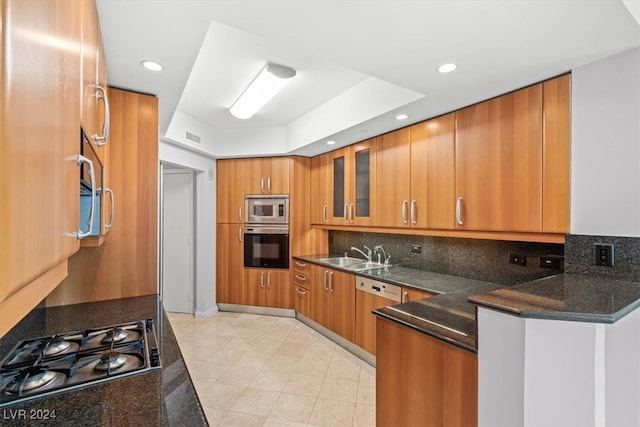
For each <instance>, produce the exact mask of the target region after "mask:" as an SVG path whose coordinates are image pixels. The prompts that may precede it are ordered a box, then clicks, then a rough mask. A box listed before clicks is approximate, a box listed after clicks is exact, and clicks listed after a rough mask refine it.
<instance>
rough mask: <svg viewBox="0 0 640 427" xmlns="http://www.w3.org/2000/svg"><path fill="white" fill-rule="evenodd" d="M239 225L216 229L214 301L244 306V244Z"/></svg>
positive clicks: (227, 225) (223, 226)
mask: <svg viewBox="0 0 640 427" xmlns="http://www.w3.org/2000/svg"><path fill="white" fill-rule="evenodd" d="M242 233H243V230H242V225H241V224H218V225H217V228H216V301H217V302H219V303H227V304H244V300H245V298H244V293H245V289H244V262H243V260H244V243H243V239H244V236H243V234H242Z"/></svg>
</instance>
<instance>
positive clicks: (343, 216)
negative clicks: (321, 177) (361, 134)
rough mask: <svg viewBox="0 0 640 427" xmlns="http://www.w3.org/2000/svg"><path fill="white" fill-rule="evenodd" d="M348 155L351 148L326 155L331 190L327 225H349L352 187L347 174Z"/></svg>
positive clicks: (349, 175)
mask: <svg viewBox="0 0 640 427" xmlns="http://www.w3.org/2000/svg"><path fill="white" fill-rule="evenodd" d="M350 153H351V147H346V148H343V149H340V150H336V151H332V152H331V153H329V154H327V159H326V160H327V162H328V164H329V180H330V181H329V182H330V186H329V188H330V189H331V201H330V202H331V205H330V215H329V223H330V224H333V225H348V224H349V219H348V209H349V203H350V202H349V200H351V185H352V181H351V174H350V173H349V170H350V169H349V165H350V157H349V156H350Z"/></svg>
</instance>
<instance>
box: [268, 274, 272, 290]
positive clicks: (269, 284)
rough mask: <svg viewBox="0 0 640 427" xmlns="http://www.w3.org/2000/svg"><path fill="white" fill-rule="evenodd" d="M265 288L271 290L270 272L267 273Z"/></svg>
mask: <svg viewBox="0 0 640 427" xmlns="http://www.w3.org/2000/svg"><path fill="white" fill-rule="evenodd" d="M267 288H269V289H271V272H268V273H267Z"/></svg>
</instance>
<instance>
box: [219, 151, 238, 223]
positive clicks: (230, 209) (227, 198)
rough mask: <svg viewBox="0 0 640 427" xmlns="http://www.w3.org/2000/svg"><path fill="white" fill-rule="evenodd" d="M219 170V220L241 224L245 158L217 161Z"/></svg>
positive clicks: (220, 221)
mask: <svg viewBox="0 0 640 427" xmlns="http://www.w3.org/2000/svg"><path fill="white" fill-rule="evenodd" d="M216 170H217V181H216V185H217V209H216V217H217V222H218V223H222V224H240V223H243V222H244V160H243V159H227V160H217V161H216Z"/></svg>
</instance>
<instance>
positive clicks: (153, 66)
mask: <svg viewBox="0 0 640 427" xmlns="http://www.w3.org/2000/svg"><path fill="white" fill-rule="evenodd" d="M140 65H142V66H143V67H144V68H146V69H147V70H151V71H162V65H160V64H158V63H157V62H155V61H151V60H148V59H145V60H144V61H140Z"/></svg>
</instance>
